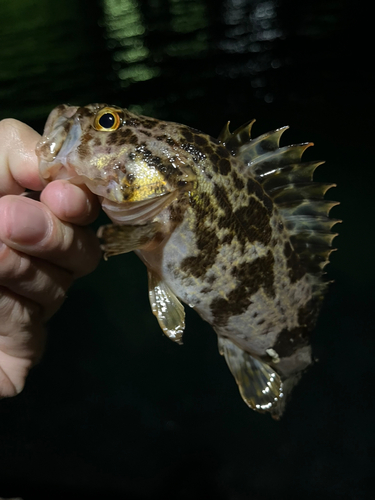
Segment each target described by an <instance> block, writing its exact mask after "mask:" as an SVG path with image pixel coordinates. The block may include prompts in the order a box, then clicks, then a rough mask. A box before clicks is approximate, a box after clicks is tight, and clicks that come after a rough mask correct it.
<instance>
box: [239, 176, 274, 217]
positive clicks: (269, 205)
mask: <svg viewBox="0 0 375 500" xmlns="http://www.w3.org/2000/svg"><path fill="white" fill-rule="evenodd" d="M246 188H247V192H248V194H249V195H253V194H255V195H256V197H257V198H258V199H259V200H261V201H262V203H263V205H264V206H265V207H266V209H267V210H268V212H269V213H272V211H273V209H274V204H273V202H272V200H271V198H270V197H269V196H268V195H267V194H266V193H265V192H264V189H263V188H262V186H261V185H260V184H259V182H257V181H256V180H254V179H248V180H247V184H246Z"/></svg>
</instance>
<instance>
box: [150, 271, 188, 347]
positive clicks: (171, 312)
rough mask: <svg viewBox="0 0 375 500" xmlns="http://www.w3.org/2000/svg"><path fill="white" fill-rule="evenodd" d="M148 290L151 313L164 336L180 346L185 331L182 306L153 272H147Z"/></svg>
mask: <svg viewBox="0 0 375 500" xmlns="http://www.w3.org/2000/svg"><path fill="white" fill-rule="evenodd" d="M148 290H149V292H148V293H149V297H150V304H151V308H152V312H153V313H154V315H155V316H156V317H157V320H158V322H159V325H160V328H161V329H162V330H163V332H164V333H165V335H166V336H167V337H168V338H170V339H171V340H173V341H174V342H177V343H178V344H182V334H183V332H184V329H185V310H184V306H183V305H182V304H181V302H180V301H179V300H178V298H177V297H176V295H175V294H174V293H173V292H172V290H171V289H170V288H169V286H168V285H167V284H166V283H165V282H164V281H163V280H161V279H160V278H159V277H158V276H157V275H156V274H155V273H154V272H153V271H150V270H148Z"/></svg>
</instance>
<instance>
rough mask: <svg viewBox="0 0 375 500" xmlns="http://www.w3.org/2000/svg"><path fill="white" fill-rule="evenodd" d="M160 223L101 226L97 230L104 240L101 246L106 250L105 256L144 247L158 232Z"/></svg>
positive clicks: (99, 236) (100, 237)
mask: <svg viewBox="0 0 375 500" xmlns="http://www.w3.org/2000/svg"><path fill="white" fill-rule="evenodd" d="M158 228H159V223H157V222H152V223H149V224H145V225H144V226H118V225H116V224H108V225H107V226H101V227H100V228H99V230H98V232H97V236H98V238H99V239H100V240H101V241H102V245H101V248H102V250H104V258H105V259H107V258H108V257H112V256H113V255H119V254H121V253H128V252H132V251H133V250H137V249H138V248H142V247H144V246H145V245H146V244H147V243H149V242H150V241H151V240H152V238H154V236H155V235H156V233H157V232H158Z"/></svg>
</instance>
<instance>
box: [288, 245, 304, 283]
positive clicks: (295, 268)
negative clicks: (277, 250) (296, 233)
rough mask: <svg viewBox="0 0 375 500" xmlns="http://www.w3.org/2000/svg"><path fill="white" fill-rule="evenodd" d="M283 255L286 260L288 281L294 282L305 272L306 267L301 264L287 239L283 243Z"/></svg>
mask: <svg viewBox="0 0 375 500" xmlns="http://www.w3.org/2000/svg"><path fill="white" fill-rule="evenodd" d="M284 256H285V258H286V261H287V267H288V268H289V277H290V282H291V283H295V282H296V281H298V280H300V279H301V278H302V277H303V276H304V275H305V274H306V269H305V268H304V267H303V266H302V264H301V261H300V258H299V257H298V255H297V253H296V252H295V250H294V249H293V248H292V246H291V244H290V243H289V241H287V242H286V243H285V245H284Z"/></svg>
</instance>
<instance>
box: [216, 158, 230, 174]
mask: <svg viewBox="0 0 375 500" xmlns="http://www.w3.org/2000/svg"><path fill="white" fill-rule="evenodd" d="M218 167H219V173H220V174H221V175H228V174H229V172H230V170H231V165H230V161H229V160H227V159H226V158H222V159H221V160H219V165H218Z"/></svg>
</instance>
